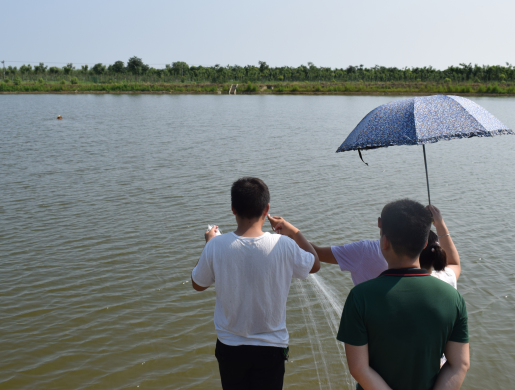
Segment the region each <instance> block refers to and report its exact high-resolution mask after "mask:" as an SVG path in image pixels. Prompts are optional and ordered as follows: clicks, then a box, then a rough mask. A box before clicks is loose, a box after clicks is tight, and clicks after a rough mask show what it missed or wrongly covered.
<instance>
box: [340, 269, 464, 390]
mask: <svg viewBox="0 0 515 390" xmlns="http://www.w3.org/2000/svg"><path fill="white" fill-rule="evenodd" d="M337 339H338V340H340V341H343V342H344V343H347V344H351V345H356V346H361V345H366V344H368V352H369V364H370V367H372V368H373V369H374V370H375V371H377V373H378V374H379V375H381V377H382V378H383V379H384V380H385V381H386V383H387V384H388V385H389V386H390V387H391V388H392V389H395V390H429V389H432V388H433V386H434V384H435V381H436V377H437V376H438V373H439V372H440V357H441V356H442V354H443V352H444V349H445V345H446V344H447V342H448V341H455V342H458V343H468V341H469V338H468V324H467V309H466V307H465V301H464V299H463V297H462V296H461V295H460V293H458V291H456V290H455V289H454V288H453V287H452V286H450V285H448V284H447V283H445V282H442V281H441V280H439V279H437V278H434V277H432V276H430V275H429V274H428V273H427V271H426V270H424V269H418V268H410V269H397V270H387V271H385V272H383V273H382V274H381V275H379V277H377V278H376V279H372V280H369V281H367V282H364V283H361V284H358V285H357V286H356V287H354V288H353V289H352V290H351V292H350V294H349V296H348V297H347V301H346V302H345V307H344V308H343V314H342V319H341V323H340V329H339V331H338V336H337ZM359 389H362V388H361V387H359Z"/></svg>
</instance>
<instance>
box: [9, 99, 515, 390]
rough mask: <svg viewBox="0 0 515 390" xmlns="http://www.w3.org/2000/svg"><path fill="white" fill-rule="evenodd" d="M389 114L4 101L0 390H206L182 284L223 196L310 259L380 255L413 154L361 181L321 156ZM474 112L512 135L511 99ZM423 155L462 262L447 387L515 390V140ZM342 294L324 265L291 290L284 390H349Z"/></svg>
mask: <svg viewBox="0 0 515 390" xmlns="http://www.w3.org/2000/svg"><path fill="white" fill-rule="evenodd" d="M393 99H396V97H395V98H394V97H365V96H363V97H348V96H149V95H145V96H123V95H122V96H111V95H102V96H95V95H81V96H52V95H35V96H31V95H24V96H15V95H13V96H7V95H4V96H0V117H1V118H2V126H1V130H0V188H1V195H2V196H1V203H0V218H1V221H2V224H1V225H0V256H1V259H0V266H1V273H0V324H1V325H0V350H1V351H2V355H1V357H0V388H5V389H33V388H51V389H71V388H73V389H82V388H109V389H122V388H123V389H125V388H137V386H139V389H144V388H153V389H164V388H169V389H177V388H183V389H186V388H191V389H193V388H194V389H211V388H219V387H220V382H219V379H218V378H219V376H218V367H217V364H216V360H215V358H214V345H215V341H216V334H215V331H214V325H213V310H214V299H215V293H214V290H213V289H212V288H210V289H208V290H206V291H205V292H202V293H197V292H194V291H193V289H192V288H191V286H190V284H191V283H190V282H189V277H190V272H191V269H192V267H193V266H194V265H195V263H196V261H197V259H198V257H199V255H200V252H201V251H202V247H203V232H204V229H205V227H206V225H207V224H208V223H216V224H218V225H220V227H221V229H222V230H223V231H224V232H228V231H231V230H232V229H234V228H235V221H234V217H233V216H232V214H231V212H230V204H229V202H230V197H229V188H230V185H231V183H232V181H233V180H235V179H236V178H238V177H239V176H243V175H254V176H258V177H261V178H262V179H263V180H265V182H266V183H267V184H268V185H269V187H270V190H271V194H272V201H271V212H272V213H273V214H276V215H282V216H284V217H285V218H287V219H289V220H291V221H292V222H293V223H294V224H296V225H297V226H298V227H300V228H301V229H302V230H303V232H304V234H305V235H306V237H308V238H309V239H311V240H312V241H313V242H315V243H317V244H319V245H330V244H342V243H347V242H350V241H354V240H359V239H371V238H375V237H377V235H378V231H377V227H376V223H375V221H376V219H377V215H378V214H379V212H380V210H381V208H382V206H383V205H384V204H385V203H386V202H387V201H390V200H393V199H396V198H400V197H406V196H408V197H410V198H414V199H416V200H419V201H421V202H426V195H427V193H426V188H425V173H424V164H423V157H422V148H421V147H416V146H400V147H391V148H387V149H378V150H373V151H367V152H365V156H364V158H365V159H366V161H367V162H368V163H369V166H368V167H367V166H365V165H364V164H363V163H362V162H361V161H360V160H359V158H358V156H357V153H356V152H346V153H343V154H335V153H334V152H335V150H336V148H337V147H338V146H339V145H340V143H341V142H342V141H343V140H344V139H345V137H346V135H347V134H348V133H349V132H350V131H351V130H352V129H353V127H354V126H355V125H356V124H357V123H358V122H359V121H360V120H361V119H362V117H363V116H364V115H365V114H366V113H368V111H369V110H371V109H372V108H374V107H376V106H377V105H380V104H383V103H386V102H388V101H391V100H393ZM473 100H475V101H476V102H477V103H479V104H481V105H483V106H484V107H485V108H486V109H488V110H490V111H491V112H492V113H493V114H494V115H496V116H497V117H498V118H500V119H501V121H503V122H504V123H505V124H506V125H508V126H509V127H511V128H514V127H515V110H513V106H514V104H515V99H513V98H473ZM57 114H61V115H63V118H64V119H63V120H62V121H57V120H55V119H54V118H55V116H56V115H57ZM426 151H427V157H428V167H429V179H430V183H431V196H432V201H433V203H434V204H435V205H437V206H438V207H440V208H441V209H442V212H443V213H444V217H445V219H446V222H447V225H448V227H449V229H450V231H451V234H452V235H453V239H454V241H455V243H456V245H457V247H458V249H459V251H460V255H461V259H462V263H463V272H462V276H461V277H460V280H459V283H458V288H459V290H460V292H461V293H462V294H463V295H464V297H465V299H466V301H467V305H468V311H469V316H470V319H469V321H470V333H471V350H472V367H471V369H470V371H469V374H468V376H467V379H466V381H465V384H464V386H463V388H464V389H485V388H491V385H492V383H495V384H496V385H497V386H496V387H498V388H511V387H514V386H515V374H513V372H512V367H513V366H514V365H515V358H514V355H513V352H512V351H513V349H514V348H515V330H514V328H513V326H512V324H513V321H514V319H515V318H514V317H515V291H514V287H513V286H514V285H515V283H514V282H515V277H514V272H513V268H512V267H511V259H512V257H513V255H512V249H513V243H512V242H513V237H514V235H513V232H512V227H511V222H512V221H513V220H515V211H514V209H513V207H511V204H512V196H513V194H514V193H515V180H514V178H513V177H514V176H513V172H512V167H511V165H512V162H513V161H514V157H515V137H512V136H502V137H495V138H492V139H485V138H483V139H479V138H473V139H467V140H456V141H449V142H440V143H437V144H432V145H429V146H428V147H427V148H426ZM351 287H352V282H351V280H350V277H349V275H348V274H346V273H342V272H340V271H339V269H338V268H337V267H336V266H330V265H326V266H323V268H322V270H321V271H320V272H319V273H318V274H317V275H316V276H312V277H310V278H308V279H307V280H306V281H302V282H300V281H296V282H295V283H293V284H292V288H291V291H290V296H289V299H288V312H287V324H288V329H289V331H290V337H291V346H290V348H291V359H290V362H289V363H288V364H287V373H286V377H285V388H287V389H317V388H320V389H329V388H334V389H336V388H345V389H351V388H352V383H353V381H352V378H351V377H350V375H349V373H348V370H347V368H346V363H345V355H344V351H343V348H342V346H341V345H340V344H339V343H337V342H336V341H335V329H336V326H337V323H338V321H339V315H340V313H339V311H340V310H341V307H342V305H343V303H344V301H345V297H346V296H347V294H348V291H349V290H350V288H351Z"/></svg>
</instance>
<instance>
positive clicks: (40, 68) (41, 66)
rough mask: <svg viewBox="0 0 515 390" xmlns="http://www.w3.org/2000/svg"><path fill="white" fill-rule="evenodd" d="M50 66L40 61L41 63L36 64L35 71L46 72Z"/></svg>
mask: <svg viewBox="0 0 515 390" xmlns="http://www.w3.org/2000/svg"><path fill="white" fill-rule="evenodd" d="M47 68H48V66H45V64H44V63H42V62H40V63H39V65H34V73H45V72H46V70H47Z"/></svg>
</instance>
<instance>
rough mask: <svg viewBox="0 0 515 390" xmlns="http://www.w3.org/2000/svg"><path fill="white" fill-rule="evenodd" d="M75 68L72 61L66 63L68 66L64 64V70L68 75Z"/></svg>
mask: <svg viewBox="0 0 515 390" xmlns="http://www.w3.org/2000/svg"><path fill="white" fill-rule="evenodd" d="M74 69H75V67H74V66H73V64H72V63H69V64H66V66H63V72H64V74H66V75H69V74H70V73H71V72H72V70H74Z"/></svg>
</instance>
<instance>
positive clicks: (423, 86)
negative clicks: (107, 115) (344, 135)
mask: <svg viewBox="0 0 515 390" xmlns="http://www.w3.org/2000/svg"><path fill="white" fill-rule="evenodd" d="M230 86H231V84H229V83H224V84H215V83H80V82H79V83H76V84H72V83H69V82H63V81H61V82H41V81H40V82H7V83H5V82H0V93H174V94H228V93H229V88H230ZM439 93H442V94H453V93H454V94H460V95H467V94H471V95H483V94H494V95H515V83H491V84H487V83H471V82H464V83H434V82H412V83H406V82H390V83H377V82H374V83H366V82H345V83H343V82H342V83H338V82H332V83H329V82H328V83H324V82H322V83H319V82H296V83H281V82H277V83H270V84H252V83H247V84H240V85H239V86H238V89H237V94H274V95H281V94H317V95H325V94H329V95H330V94H392V95H401V94H402V95H406V94H408V95H409V94H439Z"/></svg>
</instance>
